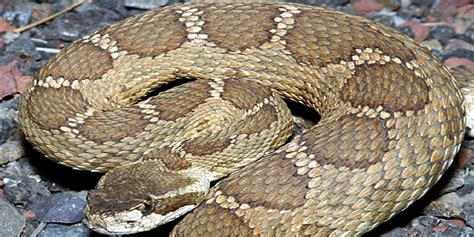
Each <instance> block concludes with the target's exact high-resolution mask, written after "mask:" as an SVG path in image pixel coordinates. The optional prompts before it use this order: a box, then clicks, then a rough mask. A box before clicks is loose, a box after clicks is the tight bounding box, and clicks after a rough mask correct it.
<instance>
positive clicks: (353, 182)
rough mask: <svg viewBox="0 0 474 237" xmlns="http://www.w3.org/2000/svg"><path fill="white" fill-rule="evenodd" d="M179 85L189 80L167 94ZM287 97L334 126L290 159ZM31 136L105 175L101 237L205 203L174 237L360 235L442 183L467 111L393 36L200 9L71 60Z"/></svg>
mask: <svg viewBox="0 0 474 237" xmlns="http://www.w3.org/2000/svg"><path fill="white" fill-rule="evenodd" d="M177 79H193V80H192V81H191V82H189V83H184V84H182V85H179V86H177V87H174V88H171V89H169V90H165V91H164V92H162V93H158V94H157V95H155V94H156V93H155V91H156V88H158V87H159V86H161V85H163V84H166V83H169V82H171V81H175V80H177ZM281 97H284V98H287V99H289V100H293V101H296V102H299V103H302V104H304V105H306V106H308V107H310V108H313V109H315V110H316V111H317V112H318V113H319V114H320V115H321V120H320V121H319V123H318V124H317V125H315V126H314V127H312V128H311V129H310V130H309V131H308V132H306V133H304V134H302V135H299V136H296V137H294V139H292V141H291V142H289V143H287V144H285V145H283V146H282V143H283V142H285V141H286V140H287V139H288V137H289V136H290V133H291V128H292V123H291V121H290V120H291V115H290V112H289V111H288V109H287V108H286V106H285V104H284V102H283V101H282V99H281ZM20 121H21V128H22V130H23V131H24V133H25V135H26V138H27V139H28V140H29V141H30V142H31V143H32V144H33V145H34V147H35V148H36V149H38V150H39V151H41V152H42V153H44V154H45V155H46V156H47V157H49V158H50V159H53V160H55V161H57V162H59V163H62V164H65V165H68V166H71V167H73V168H76V169H83V170H91V171H98V172H107V173H106V175H104V176H103V177H102V179H101V180H100V181H99V184H98V185H97V187H96V189H95V190H92V191H91V192H90V193H89V197H88V210H87V219H88V223H89V225H90V226H91V227H92V228H94V229H95V230H97V231H99V232H103V233H112V234H123V233H134V232H139V231H144V230H148V229H151V228H154V227H156V226H157V225H160V224H162V223H166V222H168V221H170V220H173V219H175V218H177V217H178V216H180V215H183V214H184V213H186V212H188V211H190V210H192V209H193V208H194V207H196V206H197V205H199V204H200V205H199V206H198V207H197V208H196V209H194V210H193V211H192V213H190V214H188V215H186V216H185V218H184V219H183V220H182V221H181V222H180V223H179V224H178V225H177V226H176V227H175V229H174V230H173V232H172V235H175V236H237V235H239V236H248V235H265V236H270V235H271V236H294V235H318V236H325V235H331V236H342V235H345V236H348V235H360V234H362V233H365V232H367V231H369V230H370V229H372V228H374V227H375V226H377V225H378V224H380V223H382V222H384V221H386V220H388V219H389V218H391V217H392V216H394V215H395V214H396V213H398V212H400V211H402V210H403V209H405V208H406V207H407V206H408V205H410V204H411V203H412V202H413V201H415V200H417V199H418V198H420V197H421V196H422V195H423V194H424V193H425V192H426V191H427V190H428V189H429V188H430V187H432V186H433V185H434V184H435V183H436V182H437V181H438V179H439V178H440V177H441V175H442V174H443V172H444V171H445V170H446V169H447V167H448V166H449V165H450V164H451V161H452V158H453V156H454V155H455V154H456V153H457V151H458V150H459V146H460V143H461V141H462V139H463V132H464V129H465V110H464V107H463V96H462V95H461V93H460V91H459V89H458V86H457V84H456V82H455V81H454V79H453V77H452V76H451V73H450V72H449V71H448V69H446V68H445V67H444V66H442V64H440V62H439V61H438V60H437V59H435V58H434V57H433V56H432V55H431V54H430V52H429V50H427V49H426V48H424V47H421V46H420V45H419V44H417V43H416V42H414V41H413V40H410V39H409V38H407V37H406V36H403V35H402V34H400V33H397V32H396V31H394V30H392V29H390V28H387V27H385V26H382V25H380V24H377V23H374V22H371V21H368V20H366V19H363V18H361V17H356V16H349V15H346V14H343V13H338V12H333V11H330V10H325V9H322V8H317V7H310V6H306V5H299V4H289V3H232V4H217V3H202V4H184V5H174V6H171V7H166V8H163V9H161V10H155V11H150V12H147V13H144V14H141V15H138V16H134V17H131V18H129V19H126V20H124V21H121V22H119V23H117V24H114V25H112V26H110V27H107V28H105V29H103V30H100V31H98V32H96V33H94V34H92V35H90V36H88V37H85V38H83V39H81V40H79V41H77V42H75V43H73V44H71V45H70V46H68V47H67V48H65V49H64V50H62V51H61V53H59V54H58V55H56V56H55V57H53V58H52V59H51V60H50V61H49V63H48V64H47V65H45V66H44V67H43V68H42V69H41V70H40V71H39V72H38V74H37V75H36V76H35V77H34V80H33V82H32V83H31V84H30V85H29V86H28V88H27V90H26V92H25V93H24V95H23V98H22V102H21V107H20ZM275 149H276V150H275ZM262 156H263V157H262ZM260 157H262V158H260ZM259 158H260V159H259ZM256 159H258V160H257V161H255V162H252V161H254V160H256ZM251 162H252V163H251ZM247 164H248V165H247ZM241 167H243V168H241ZM234 171H235V172H234ZM231 172H233V173H232V174H231V175H230V176H229V177H226V178H225V179H223V180H222V181H220V182H219V183H217V185H216V186H215V187H213V188H212V189H211V190H210V191H208V187H209V183H210V182H211V181H212V180H215V179H218V178H221V177H224V176H226V175H228V174H229V173H231ZM201 202H202V203H201Z"/></svg>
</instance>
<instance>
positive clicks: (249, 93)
mask: <svg viewBox="0 0 474 237" xmlns="http://www.w3.org/2000/svg"><path fill="white" fill-rule="evenodd" d="M271 95H272V93H271V91H270V90H268V89H265V88H263V87H262V86H261V85H258V84H257V83H256V82H252V81H244V80H242V79H240V80H239V79H228V80H225V84H224V88H223V92H222V93H221V98H222V99H223V100H225V101H229V102H230V103H232V105H234V106H235V107H236V108H238V109H242V110H246V109H250V108H252V107H254V106H255V105H256V104H257V103H258V102H260V101H262V98H268V97H270V96H271Z"/></svg>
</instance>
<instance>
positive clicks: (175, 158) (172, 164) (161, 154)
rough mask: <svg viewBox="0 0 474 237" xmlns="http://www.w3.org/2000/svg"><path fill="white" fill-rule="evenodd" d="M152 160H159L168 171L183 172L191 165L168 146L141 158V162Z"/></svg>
mask: <svg viewBox="0 0 474 237" xmlns="http://www.w3.org/2000/svg"><path fill="white" fill-rule="evenodd" d="M153 159H157V160H160V161H161V162H162V163H163V165H164V166H165V167H166V168H167V169H168V170H176V171H178V170H185V169H188V168H191V165H192V164H191V162H189V161H187V160H186V159H184V158H183V157H181V156H180V155H179V154H178V153H177V152H175V151H173V150H172V149H171V147H169V146H165V147H160V148H156V149H154V150H152V151H151V152H149V153H147V154H146V155H144V157H143V160H153Z"/></svg>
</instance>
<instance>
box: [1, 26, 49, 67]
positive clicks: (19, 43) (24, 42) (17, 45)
mask: <svg viewBox="0 0 474 237" xmlns="http://www.w3.org/2000/svg"><path fill="white" fill-rule="evenodd" d="M5 51H6V52H14V53H15V54H17V55H18V56H22V57H28V58H30V59H32V60H33V61H34V60H38V59H40V58H41V54H40V53H39V52H38V51H37V50H36V46H35V44H34V43H33V41H31V39H30V35H29V33H23V34H21V36H20V37H19V38H18V39H16V40H15V41H13V42H11V43H10V44H8V45H7V48H6V50H5Z"/></svg>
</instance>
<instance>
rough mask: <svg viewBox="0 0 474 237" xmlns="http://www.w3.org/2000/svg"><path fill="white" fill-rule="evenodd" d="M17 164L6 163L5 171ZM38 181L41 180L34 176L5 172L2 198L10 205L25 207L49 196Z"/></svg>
mask: <svg viewBox="0 0 474 237" xmlns="http://www.w3.org/2000/svg"><path fill="white" fill-rule="evenodd" d="M17 163H18V162H11V163H8V165H7V169H8V168H9V169H15V168H11V167H12V166H16V165H17ZM10 164H11V165H10ZM13 172H14V171H13ZM0 175H1V174H0ZM40 181H41V180H39V178H38V177H35V176H30V175H25V174H13V173H10V172H9V171H7V174H6V175H5V176H4V178H3V183H4V184H5V187H4V196H5V198H6V199H7V200H8V201H9V202H10V203H13V204H15V205H19V206H26V205H28V204H29V203H33V201H35V200H37V199H39V198H43V197H47V196H49V195H51V193H50V192H49V191H48V189H47V188H46V187H45V186H44V184H43V183H42V182H40Z"/></svg>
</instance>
